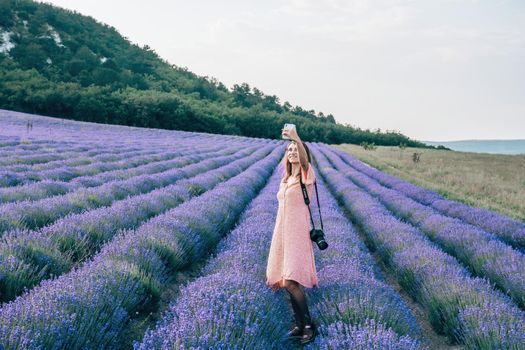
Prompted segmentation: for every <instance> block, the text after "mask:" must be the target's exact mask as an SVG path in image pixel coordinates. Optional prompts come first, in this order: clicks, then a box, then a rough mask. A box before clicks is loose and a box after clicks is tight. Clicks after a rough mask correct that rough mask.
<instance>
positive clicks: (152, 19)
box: [45, 0, 525, 141]
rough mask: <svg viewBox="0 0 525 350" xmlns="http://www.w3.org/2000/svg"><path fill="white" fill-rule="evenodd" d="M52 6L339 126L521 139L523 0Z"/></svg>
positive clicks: (524, 119)
mask: <svg viewBox="0 0 525 350" xmlns="http://www.w3.org/2000/svg"><path fill="white" fill-rule="evenodd" d="M45 2H47V3H52V4H54V5H57V6H60V7H64V8H68V9H71V10H75V11H77V12H79V13H81V14H84V15H88V16H92V17H94V18H95V19H96V20H98V21H100V22H103V23H106V24H109V25H111V26H113V27H115V28H116V29H117V30H118V31H119V32H120V34H121V35H123V36H124V37H126V38H127V39H128V40H130V41H131V42H133V43H136V44H138V45H140V46H144V45H148V46H149V47H151V48H152V49H153V50H155V52H157V54H159V56H161V57H162V58H163V59H165V60H167V61H168V62H169V63H171V64H174V65H177V66H180V67H187V68H188V69H189V70H190V71H192V72H194V73H196V74H198V75H201V76H209V77H215V78H217V79H218V80H220V81H221V82H223V83H224V84H225V85H226V86H227V87H229V88H231V87H232V86H233V84H241V83H243V82H246V83H248V84H249V85H250V86H252V87H257V88H258V89H259V90H261V91H263V93H265V94H266V95H276V96H278V97H279V99H280V101H281V102H284V101H288V102H290V103H291V104H292V105H293V106H295V105H299V106H301V107H302V108H304V109H306V110H311V109H313V110H315V111H316V112H319V111H321V112H323V113H324V114H329V113H331V114H332V115H334V117H335V119H336V121H337V122H338V123H341V124H349V125H352V126H355V127H360V128H361V129H370V130H377V129H380V130H381V131H386V130H391V131H393V130H395V131H399V132H401V133H402V134H404V135H407V136H408V137H410V138H412V139H416V140H424V141H451V140H466V139H525V1H523V0H514V1H511V0H376V1H366V0H346V1H345V0H279V1H277V0H264V1H263V0H259V1H253V0H231V1H230V0H223V1H208V0H206V1H200V0H194V1H180V0H171V1H160V0H148V1H143V0H112V1H107V0H104V1H102V0H83V1H82V0H75V1H68V0H52V1H45ZM297 129H298V131H299V134H300V125H298V126H297Z"/></svg>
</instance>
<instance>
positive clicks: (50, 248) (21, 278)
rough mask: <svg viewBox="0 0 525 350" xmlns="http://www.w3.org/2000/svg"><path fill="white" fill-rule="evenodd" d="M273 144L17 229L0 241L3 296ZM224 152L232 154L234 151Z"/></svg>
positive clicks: (61, 268) (55, 271)
mask: <svg viewBox="0 0 525 350" xmlns="http://www.w3.org/2000/svg"><path fill="white" fill-rule="evenodd" d="M272 148H273V146H272V145H270V146H266V147H265V148H263V149H259V150H257V151H255V152H254V150H255V147H254V148H248V149H242V150H241V151H238V152H237V153H235V154H233V155H224V156H220V154H217V155H215V156H214V157H212V158H207V159H205V160H203V161H201V162H198V163H195V164H191V165H188V166H185V167H182V168H180V169H176V171H173V172H172V173H170V179H169V180H170V184H169V185H167V186H165V187H161V188H159V189H156V190H153V191H151V192H149V193H145V194H142V195H138V196H133V197H128V198H126V199H124V200H120V201H116V202H115V203H113V204H112V205H111V206H109V207H102V208H99V209H96V210H91V211H86V212H83V213H79V214H76V215H69V216H66V217H65V218H64V219H62V220H59V221H57V222H56V223H55V224H53V225H49V226H46V227H44V228H42V229H40V230H37V231H29V230H15V231H12V232H10V233H8V234H6V235H5V237H4V238H3V241H2V242H0V261H2V260H3V261H5V263H4V264H0V300H2V301H6V300H11V299H13V298H14V297H16V296H17V295H19V294H20V293H21V292H22V291H23V290H24V288H31V287H32V286H33V285H35V284H37V283H38V282H40V281H41V280H43V279H46V278H49V277H50V276H51V275H55V276H58V275H61V274H63V273H64V272H67V271H69V270H70V269H71V268H72V267H73V266H74V265H75V264H76V263H78V262H81V261H83V260H84V259H86V258H88V257H90V256H92V255H93V254H94V253H96V252H97V251H98V250H99V249H100V246H101V245H102V244H103V243H104V242H106V241H110V240H111V239H112V237H113V236H114V235H115V234H117V232H118V230H121V229H127V228H132V227H136V226H137V225H139V224H140V223H142V222H144V221H145V220H147V219H149V218H151V217H154V216H156V215H159V214H161V213H163V212H165V211H167V210H168V209H172V208H174V207H176V206H177V205H179V204H180V203H181V202H183V201H186V200H188V199H189V198H191V197H193V196H196V195H199V194H201V193H203V192H205V191H207V190H209V189H210V188H212V187H213V186H215V185H216V184H217V183H219V182H220V181H223V180H225V179H227V178H229V177H231V176H234V175H236V174H238V173H239V172H241V171H242V170H244V169H246V168H247V167H248V166H249V165H251V164H252V163H253V161H255V160H257V159H259V158H261V157H263V156H265V155H266V154H268V152H270V150H271V149H272ZM223 152H224V154H228V153H231V151H230V150H229V149H226V150H224V151H223Z"/></svg>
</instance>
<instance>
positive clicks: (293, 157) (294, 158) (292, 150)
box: [286, 142, 299, 163]
mask: <svg viewBox="0 0 525 350" xmlns="http://www.w3.org/2000/svg"><path fill="white" fill-rule="evenodd" d="M286 156H287V157H288V161H289V162H290V163H299V153H298V151H297V144H295V142H292V143H290V144H289V145H288V147H287V148H286Z"/></svg>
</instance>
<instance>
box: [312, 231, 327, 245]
mask: <svg viewBox="0 0 525 350" xmlns="http://www.w3.org/2000/svg"><path fill="white" fill-rule="evenodd" d="M310 238H311V239H312V241H314V242H315V243H317V246H318V247H319V249H320V250H325V249H326V248H328V243H327V242H326V240H325V239H324V232H323V230H320V229H315V228H313V229H311V230H310Z"/></svg>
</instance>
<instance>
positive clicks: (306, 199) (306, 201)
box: [299, 174, 324, 230]
mask: <svg viewBox="0 0 525 350" xmlns="http://www.w3.org/2000/svg"><path fill="white" fill-rule="evenodd" d="M299 182H300V183H301V189H302V190H303V198H304V203H305V204H306V206H307V207H308V212H309V213H310V222H311V223H312V228H313V229H314V230H315V224H314V219H313V218H312V211H311V210H310V199H309V198H308V192H307V191H306V186H305V185H304V183H303V180H302V176H301V174H299ZM314 186H315V196H316V197H317V209H319V220H321V230H324V227H323V217H322V216H321V204H320V203H319V193H318V192H317V181H314Z"/></svg>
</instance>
